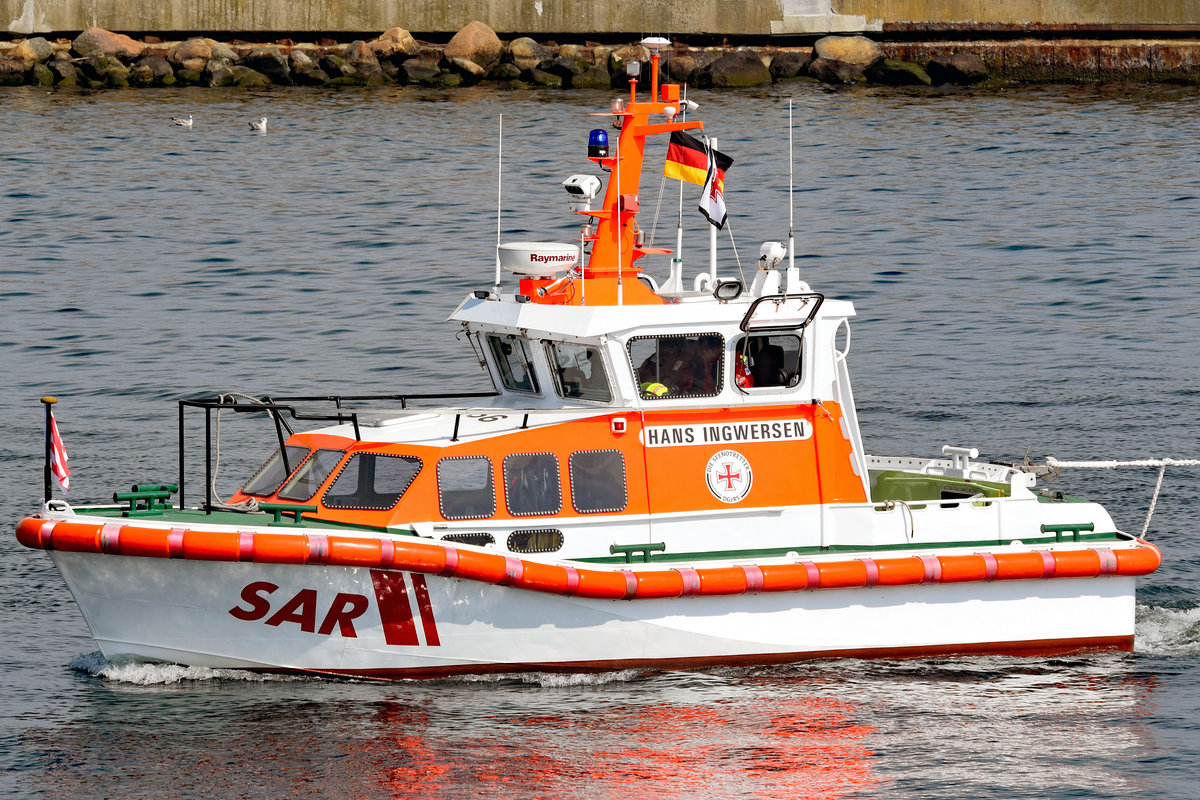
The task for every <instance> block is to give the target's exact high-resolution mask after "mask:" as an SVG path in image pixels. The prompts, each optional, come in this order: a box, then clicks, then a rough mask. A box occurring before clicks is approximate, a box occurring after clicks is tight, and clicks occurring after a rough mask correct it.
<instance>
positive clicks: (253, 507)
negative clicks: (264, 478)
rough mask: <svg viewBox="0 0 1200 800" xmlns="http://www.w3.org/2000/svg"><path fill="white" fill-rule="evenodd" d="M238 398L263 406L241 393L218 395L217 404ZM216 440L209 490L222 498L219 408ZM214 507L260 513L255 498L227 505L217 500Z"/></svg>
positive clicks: (253, 398)
mask: <svg viewBox="0 0 1200 800" xmlns="http://www.w3.org/2000/svg"><path fill="white" fill-rule="evenodd" d="M238 397H240V398H241V399H243V400H246V401H248V402H250V403H254V404H256V405H263V401H262V400H260V399H258V398H257V397H251V396H250V395H248V394H242V393H241V392H227V393H226V394H222V395H218V396H217V402H218V403H224V402H226V401H228V400H234V401H235V402H236V400H235V398H238ZM216 439H217V442H216V445H215V446H214V447H213V473H212V476H211V477H210V478H209V484H208V488H209V490H210V491H211V492H212V496H213V497H217V498H219V497H220V496H221V495H220V494H218V492H217V475H218V473H220V471H221V409H219V408H218V409H217V436H216ZM212 505H213V508H216V509H220V510H221V511H240V512H243V513H250V512H253V511H258V501H257V500H255V499H254V498H253V497H251V498H249V499H248V500H242V501H239V502H237V503H226V502H223V501H221V500H217V501H216V502H214V503H213V504H212Z"/></svg>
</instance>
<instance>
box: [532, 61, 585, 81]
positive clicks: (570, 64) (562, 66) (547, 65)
mask: <svg viewBox="0 0 1200 800" xmlns="http://www.w3.org/2000/svg"><path fill="white" fill-rule="evenodd" d="M590 66H591V64H589V63H588V62H586V61H584V60H582V59H578V58H570V57H568V56H563V55H560V56H559V57H558V58H551V59H548V60H546V61H543V62H542V63H541V64H538V65H537V68H538V69H540V70H542V71H543V72H549V73H551V74H553V75H557V76H558V77H560V78H562V79H563V83H564V84H565V85H567V86H570V85H571V81H572V79H574V77H575V76H576V75H582V74H583V73H584V72H586V71H587V70H588V68H589V67H590Z"/></svg>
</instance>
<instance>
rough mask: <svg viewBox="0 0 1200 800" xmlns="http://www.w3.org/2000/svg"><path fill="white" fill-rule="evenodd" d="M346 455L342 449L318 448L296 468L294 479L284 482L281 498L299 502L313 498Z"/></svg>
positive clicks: (280, 493)
mask: <svg viewBox="0 0 1200 800" xmlns="http://www.w3.org/2000/svg"><path fill="white" fill-rule="evenodd" d="M344 455H345V453H343V452H342V451H341V450H318V451H317V452H315V453H313V454H312V455H311V456H309V457H308V461H305V462H304V464H303V466H301V467H300V469H298V470H296V474H295V475H293V476H292V479H291V480H290V481H288V482H287V483H286V484H284V487H283V489H281V490H280V492H279V499H281V500H294V501H296V502H298V503H303V502H305V501H307V500H311V499H312V496H313V495H314V494H316V493H317V489H320V488H321V484H322V483H324V482H325V479H326V478H328V477H329V473H331V472H333V468H334V467H336V466H337V465H338V462H340V461H341V460H342V456H344Z"/></svg>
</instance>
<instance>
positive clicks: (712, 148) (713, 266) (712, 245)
mask: <svg viewBox="0 0 1200 800" xmlns="http://www.w3.org/2000/svg"><path fill="white" fill-rule="evenodd" d="M716 150H717V137H715V136H714V137H712V138H711V139H709V140H708V168H709V169H711V170H716V168H717V157H716V155H715V153H716ZM713 181H714V185H715V182H716V177H714V178H713ZM705 186H706V187H707V182H706V184H705ZM716 286H717V226H716V225H709V226H708V288H709V289H715V288H716Z"/></svg>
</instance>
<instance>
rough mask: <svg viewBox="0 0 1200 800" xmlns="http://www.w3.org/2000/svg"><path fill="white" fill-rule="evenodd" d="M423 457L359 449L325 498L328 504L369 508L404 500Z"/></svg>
mask: <svg viewBox="0 0 1200 800" xmlns="http://www.w3.org/2000/svg"><path fill="white" fill-rule="evenodd" d="M420 471H421V459H419V458H416V457H415V456H392V455H384V454H382V453H355V454H354V455H352V456H351V457H350V460H349V461H347V462H346V466H344V467H342V470H341V472H339V473H338V476H337V477H336V478H334V480H333V484H332V485H331V486H330V487H329V488H328V489H327V490H326V491H325V496H324V497H322V498H321V502H322V503H324V504H325V506H326V507H327V508H365V509H373V510H378V511H383V510H386V509H389V508H392V507H393V506H395V505H396V503H399V502H400V496H401V495H403V494H404V492H405V490H407V489H408V487H409V485H410V484H411V483H412V482H413V479H414V478H416V477H417V473H418V472H420Z"/></svg>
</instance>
